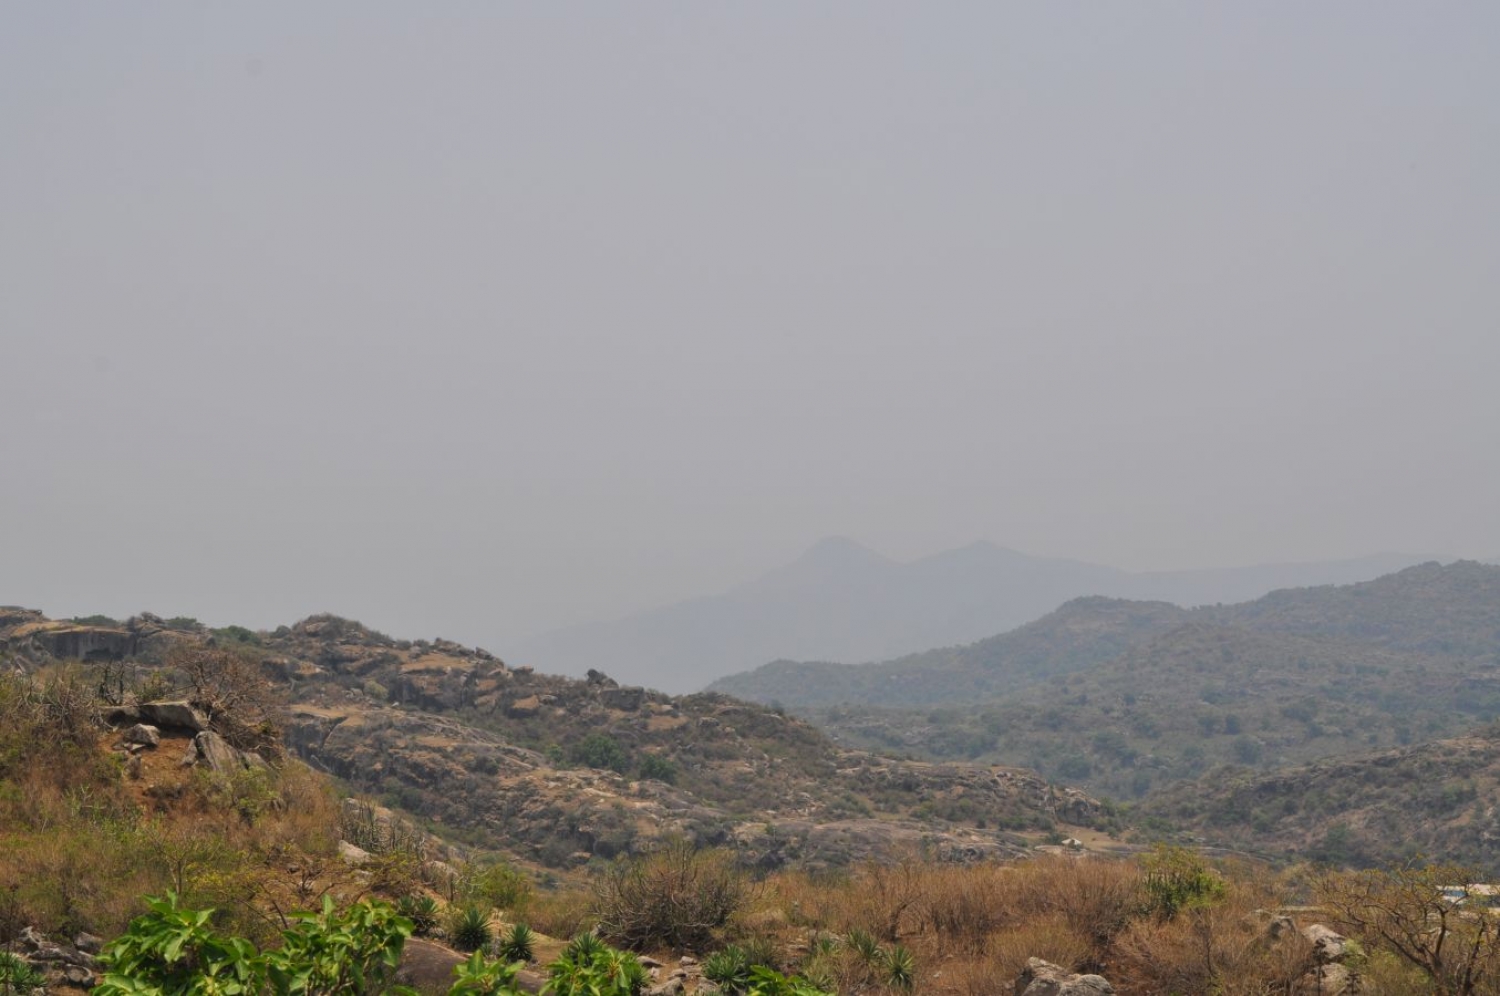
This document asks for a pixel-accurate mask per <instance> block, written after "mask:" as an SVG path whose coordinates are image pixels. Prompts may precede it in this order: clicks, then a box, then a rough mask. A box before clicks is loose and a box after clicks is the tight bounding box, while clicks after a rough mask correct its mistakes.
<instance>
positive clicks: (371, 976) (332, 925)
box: [263, 896, 412, 996]
mask: <svg viewBox="0 0 1500 996" xmlns="http://www.w3.org/2000/svg"><path fill="white" fill-rule="evenodd" d="M411 933H412V924H411V921H410V920H407V919H406V918H405V917H402V916H401V915H399V914H398V913H397V912H396V911H395V909H394V908H392V907H390V906H388V905H386V904H384V903H356V904H355V905H353V906H351V907H349V908H348V909H346V910H344V911H342V912H336V911H335V910H334V907H333V899H332V898H331V897H328V896H324V897H323V909H322V911H321V912H319V913H298V914H295V915H294V916H293V917H292V926H291V927H290V928H289V929H287V930H285V931H283V932H282V944H281V947H280V948H278V949H276V950H275V951H268V952H266V954H265V955H264V956H263V960H264V962H265V966H266V974H267V976H268V978H269V981H270V983H271V991H272V992H273V993H275V994H277V996H282V994H287V996H291V994H294V993H295V994H298V996H303V994H306V996H312V994H314V993H327V994H329V996H332V994H335V993H384V992H386V991H387V990H388V989H389V983H390V981H391V978H392V976H394V974H395V971H396V965H397V963H398V962H399V961H400V960H401V949H402V947H403V946H404V945H405V943H406V939H407V938H408V937H410V936H411Z"/></svg>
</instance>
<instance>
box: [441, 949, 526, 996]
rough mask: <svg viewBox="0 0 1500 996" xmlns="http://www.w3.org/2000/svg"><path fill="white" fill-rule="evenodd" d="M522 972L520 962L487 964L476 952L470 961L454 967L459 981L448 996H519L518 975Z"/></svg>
mask: <svg viewBox="0 0 1500 996" xmlns="http://www.w3.org/2000/svg"><path fill="white" fill-rule="evenodd" d="M520 971H521V964H520V962H509V963H508V962H505V961H489V962H487V961H485V960H484V955H482V954H480V953H479V952H478V951H475V952H474V953H473V954H472V955H470V956H469V960H468V961H465V962H462V963H460V964H458V965H454V966H453V975H454V978H455V979H456V980H457V981H455V982H454V983H453V988H451V989H449V990H448V996H519V994H520V993H521V990H520V989H519V988H518V987H517V985H516V975H517V973H519V972H520Z"/></svg>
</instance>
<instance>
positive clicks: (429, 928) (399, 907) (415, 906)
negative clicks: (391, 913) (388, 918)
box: [396, 895, 438, 937]
mask: <svg viewBox="0 0 1500 996" xmlns="http://www.w3.org/2000/svg"><path fill="white" fill-rule="evenodd" d="M396 912H397V913H399V914H401V915H402V916H404V917H406V918H407V919H408V920H410V921H411V926H412V930H411V932H412V933H413V934H416V935H417V936H418V937H427V936H429V935H431V933H432V932H433V931H434V930H436V929H437V925H438V904H437V900H436V899H433V898H432V897H431V896H421V895H409V896H402V897H401V898H400V899H398V900H396Z"/></svg>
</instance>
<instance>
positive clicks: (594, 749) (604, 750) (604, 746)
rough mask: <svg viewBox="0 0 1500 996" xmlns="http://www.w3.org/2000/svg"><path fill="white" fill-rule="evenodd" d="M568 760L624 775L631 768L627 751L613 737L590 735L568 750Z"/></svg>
mask: <svg viewBox="0 0 1500 996" xmlns="http://www.w3.org/2000/svg"><path fill="white" fill-rule="evenodd" d="M568 760H570V761H572V762H573V763H574V764H582V765H585V766H587V767H590V768H604V769H607V770H609V771H616V772H619V773H620V774H622V775H623V774H624V773H625V772H626V771H627V770H628V769H629V767H630V758H629V756H627V755H626V753H625V749H624V748H623V747H621V746H620V745H619V743H617V742H616V741H615V739H614V738H613V737H610V736H607V735H606V734H603V733H590V734H589V735H588V736H586V737H584V738H583V739H582V740H580V741H579V742H578V743H576V744H574V745H573V746H572V747H570V748H569V749H568Z"/></svg>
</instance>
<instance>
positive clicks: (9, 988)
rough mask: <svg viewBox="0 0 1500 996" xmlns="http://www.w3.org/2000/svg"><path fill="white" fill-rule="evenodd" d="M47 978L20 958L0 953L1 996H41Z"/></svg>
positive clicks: (45, 986) (44, 989)
mask: <svg viewBox="0 0 1500 996" xmlns="http://www.w3.org/2000/svg"><path fill="white" fill-rule="evenodd" d="M46 991H47V977H46V976H45V975H43V974H42V973H41V972H38V971H37V970H36V969H34V968H32V967H31V966H30V965H28V964H26V963H25V962H24V961H22V960H21V959H20V958H17V957H16V956H15V955H13V954H10V953H9V952H5V951H0V996H41V994H42V993H45V992H46Z"/></svg>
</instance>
